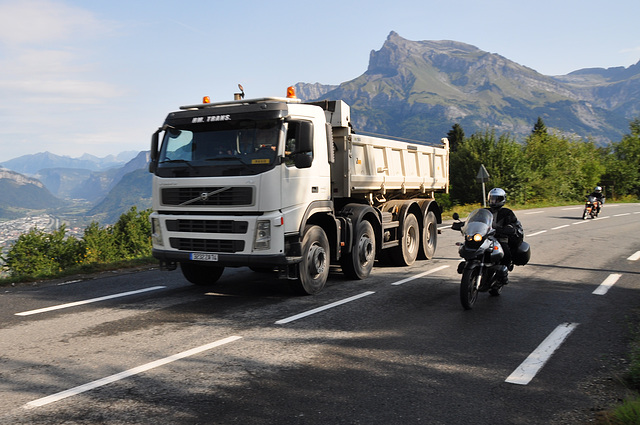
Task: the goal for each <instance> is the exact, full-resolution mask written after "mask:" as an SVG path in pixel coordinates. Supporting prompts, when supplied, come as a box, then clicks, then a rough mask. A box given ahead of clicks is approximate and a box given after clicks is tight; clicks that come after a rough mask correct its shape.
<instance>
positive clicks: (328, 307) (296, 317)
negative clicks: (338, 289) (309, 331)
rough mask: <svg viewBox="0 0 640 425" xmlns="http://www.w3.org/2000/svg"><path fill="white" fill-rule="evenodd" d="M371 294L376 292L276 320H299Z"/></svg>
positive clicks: (278, 323) (287, 321)
mask: <svg viewBox="0 0 640 425" xmlns="http://www.w3.org/2000/svg"><path fill="white" fill-rule="evenodd" d="M371 294H375V292H372V291H367V292H363V293H362V294H360V295H355V296H353V297H350V298H345V299H344V300H341V301H336V302H334V303H331V304H327V305H325V306H322V307H318V308H314V309H313V310H309V311H305V312H303V313H300V314H296V315H295V316H290V317H287V318H285V319H280V320H278V321H276V325H284V324H285V323H290V322H293V321H294V320H298V319H302V318H303V317H307V316H311V315H312V314H316V313H319V312H321V311H325V310H328V309H330V308H333V307H337V306H339V305H342V304H346V303H348V302H351V301H355V300H357V299H359V298H362V297H366V296H367V295H371Z"/></svg>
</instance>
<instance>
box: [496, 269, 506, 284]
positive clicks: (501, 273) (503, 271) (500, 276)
mask: <svg viewBox="0 0 640 425" xmlns="http://www.w3.org/2000/svg"><path fill="white" fill-rule="evenodd" d="M496 275H498V281H499V282H500V283H501V284H502V285H503V286H504V285H508V284H509V268H508V267H507V266H501V267H500V268H499V269H498V271H497V272H496Z"/></svg>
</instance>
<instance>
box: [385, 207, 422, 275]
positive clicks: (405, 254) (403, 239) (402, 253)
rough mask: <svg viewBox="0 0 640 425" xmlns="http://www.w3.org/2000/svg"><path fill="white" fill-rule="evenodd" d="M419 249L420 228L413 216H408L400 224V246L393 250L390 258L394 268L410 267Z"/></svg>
mask: <svg viewBox="0 0 640 425" xmlns="http://www.w3.org/2000/svg"><path fill="white" fill-rule="evenodd" d="M419 248H420V227H419V226H418V219H417V218H416V216H415V215H413V214H408V215H407V216H406V217H405V219H404V222H403V223H402V234H401V236H400V245H399V246H397V247H395V248H393V251H392V253H391V256H392V258H393V263H394V264H395V265H396V266H410V265H412V264H413V263H414V262H415V261H416V258H417V257H418V249H419Z"/></svg>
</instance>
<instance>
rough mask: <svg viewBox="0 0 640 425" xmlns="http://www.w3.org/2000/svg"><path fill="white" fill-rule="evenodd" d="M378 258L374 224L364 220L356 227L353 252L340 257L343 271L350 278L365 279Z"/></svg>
mask: <svg viewBox="0 0 640 425" xmlns="http://www.w3.org/2000/svg"><path fill="white" fill-rule="evenodd" d="M375 259H376V237H375V235H374V233H373V226H371V223H369V222H368V221H367V220H362V221H361V222H360V223H358V226H357V228H356V238H355V240H354V245H353V247H352V249H351V252H350V253H348V254H347V255H345V256H343V257H342V258H341V259H340V265H341V266H342V272H343V273H344V274H345V276H347V277H348V278H349V279H365V278H366V277H367V276H369V274H371V270H372V269H373V263H374V262H375Z"/></svg>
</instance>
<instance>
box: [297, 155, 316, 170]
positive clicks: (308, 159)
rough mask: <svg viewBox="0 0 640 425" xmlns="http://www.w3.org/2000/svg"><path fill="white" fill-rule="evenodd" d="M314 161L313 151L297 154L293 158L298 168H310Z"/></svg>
mask: <svg viewBox="0 0 640 425" xmlns="http://www.w3.org/2000/svg"><path fill="white" fill-rule="evenodd" d="M312 162H313V156H311V152H308V153H299V154H296V156H295V157H294V159H293V164H294V165H295V166H296V168H309V167H311V163H312Z"/></svg>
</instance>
